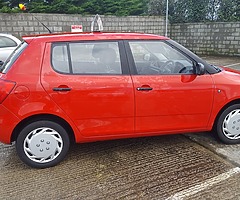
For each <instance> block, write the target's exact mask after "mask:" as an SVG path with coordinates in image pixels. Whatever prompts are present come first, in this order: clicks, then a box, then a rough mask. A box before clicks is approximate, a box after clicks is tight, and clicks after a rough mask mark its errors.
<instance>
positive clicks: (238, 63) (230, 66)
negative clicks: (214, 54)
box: [225, 63, 240, 67]
mask: <svg viewBox="0 0 240 200" xmlns="http://www.w3.org/2000/svg"><path fill="white" fill-rule="evenodd" d="M235 65H240V63H235V64H231V65H225V67H232V66H235Z"/></svg>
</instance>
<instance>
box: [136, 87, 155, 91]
mask: <svg viewBox="0 0 240 200" xmlns="http://www.w3.org/2000/svg"><path fill="white" fill-rule="evenodd" d="M150 90H152V88H151V87H138V88H137V91H150Z"/></svg>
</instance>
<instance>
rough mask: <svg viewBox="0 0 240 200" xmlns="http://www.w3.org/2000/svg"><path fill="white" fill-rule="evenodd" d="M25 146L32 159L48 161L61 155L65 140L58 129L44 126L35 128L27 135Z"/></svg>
mask: <svg viewBox="0 0 240 200" xmlns="http://www.w3.org/2000/svg"><path fill="white" fill-rule="evenodd" d="M23 148H24V152H25V154H26V155H27V157H28V158H29V159H31V160H32V161H34V162H37V163H47V162H50V161H52V160H54V159H55V158H56V157H58V156H59V154H60V153H61V151H62V148H63V140H62V137H61V136H60V134H59V133H58V132H57V131H55V130H53V129H51V128H46V127H42V128H37V129H34V130H33V131H31V132H30V133H29V134H28V135H27V137H26V138H25V140H24V143H23Z"/></svg>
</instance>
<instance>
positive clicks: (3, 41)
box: [0, 36, 17, 48]
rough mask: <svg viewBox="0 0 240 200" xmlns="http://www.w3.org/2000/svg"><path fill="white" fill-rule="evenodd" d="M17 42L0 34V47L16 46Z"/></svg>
mask: <svg viewBox="0 0 240 200" xmlns="http://www.w3.org/2000/svg"><path fill="white" fill-rule="evenodd" d="M16 46H17V43H16V42H15V41H14V40H12V39H10V38H8V37H5V36H0V48H5V47H16Z"/></svg>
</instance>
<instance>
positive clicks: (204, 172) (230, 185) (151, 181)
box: [0, 57, 240, 200]
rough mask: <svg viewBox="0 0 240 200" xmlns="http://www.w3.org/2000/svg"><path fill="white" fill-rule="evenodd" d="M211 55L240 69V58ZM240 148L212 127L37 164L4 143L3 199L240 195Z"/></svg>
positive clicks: (77, 151)
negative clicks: (36, 166)
mask: <svg viewBox="0 0 240 200" xmlns="http://www.w3.org/2000/svg"><path fill="white" fill-rule="evenodd" d="M207 60H208V61H209V62H210V63H213V64H216V65H220V64H221V63H222V64H223V65H231V67H234V68H238V67H239V69H240V58H224V57H207ZM237 63H239V64H237ZM234 64H235V65H234ZM239 153H240V145H231V146H230V145H223V144H221V143H220V142H219V141H217V140H216V139H215V138H214V137H213V135H212V134H209V133H198V134H186V135H172V136H160V137H149V138H139V139H127V140H116V141H107V142H96V143H89V144H78V145H74V146H73V147H72V148H71V150H70V152H69V154H68V156H67V158H66V159H65V161H63V162H62V163H61V164H60V165H58V166H56V167H53V168H48V169H41V170H37V169H31V168H29V167H27V166H25V165H24V164H23V163H22V162H21V161H20V160H19V159H18V157H17V155H16V152H15V149H14V147H13V146H7V145H3V144H0V199H84V200H85V199H144V200H145V199H160V200H161V199H168V200H177V199H204V200H206V199H216V200H219V199H224V200H225V199H240V158H239V157H238V155H239Z"/></svg>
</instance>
